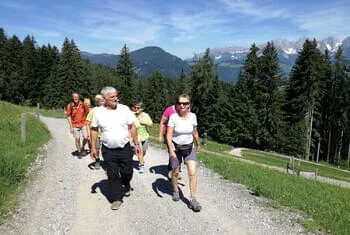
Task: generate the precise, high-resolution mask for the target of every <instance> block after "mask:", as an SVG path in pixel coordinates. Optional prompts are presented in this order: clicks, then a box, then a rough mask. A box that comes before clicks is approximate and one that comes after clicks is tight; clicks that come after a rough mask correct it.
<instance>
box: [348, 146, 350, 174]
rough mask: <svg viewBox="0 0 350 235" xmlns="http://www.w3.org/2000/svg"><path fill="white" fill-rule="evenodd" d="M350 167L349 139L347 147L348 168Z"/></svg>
mask: <svg viewBox="0 0 350 235" xmlns="http://www.w3.org/2000/svg"><path fill="white" fill-rule="evenodd" d="M349 167H350V141H349V147H348V168H349Z"/></svg>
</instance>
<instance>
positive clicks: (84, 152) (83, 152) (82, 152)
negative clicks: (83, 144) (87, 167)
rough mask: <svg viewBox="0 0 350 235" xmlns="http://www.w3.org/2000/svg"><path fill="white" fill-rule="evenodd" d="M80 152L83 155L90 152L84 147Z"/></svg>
mask: <svg viewBox="0 0 350 235" xmlns="http://www.w3.org/2000/svg"><path fill="white" fill-rule="evenodd" d="M80 153H81V155H82V156H86V155H88V152H87V151H86V150H85V149H82V150H81V152H80Z"/></svg>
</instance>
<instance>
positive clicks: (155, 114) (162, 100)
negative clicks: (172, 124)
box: [144, 71, 167, 122]
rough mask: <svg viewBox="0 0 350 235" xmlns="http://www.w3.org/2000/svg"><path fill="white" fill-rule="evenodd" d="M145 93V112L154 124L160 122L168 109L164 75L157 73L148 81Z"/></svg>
mask: <svg viewBox="0 0 350 235" xmlns="http://www.w3.org/2000/svg"><path fill="white" fill-rule="evenodd" d="M146 89H147V90H146V91H145V100H144V104H145V110H147V112H148V113H149V114H150V116H151V117H152V120H153V121H154V122H159V121H160V118H161V117H162V114H163V111H164V108H165V107H166V102H167V100H166V94H165V80H164V77H163V75H162V74H161V73H160V72H158V71H156V72H153V73H152V75H151V76H150V77H149V78H148V79H147V87H146Z"/></svg>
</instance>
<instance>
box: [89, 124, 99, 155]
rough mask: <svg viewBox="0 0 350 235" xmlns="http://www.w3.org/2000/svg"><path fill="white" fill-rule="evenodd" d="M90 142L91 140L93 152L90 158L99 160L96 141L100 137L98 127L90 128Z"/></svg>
mask: <svg viewBox="0 0 350 235" xmlns="http://www.w3.org/2000/svg"><path fill="white" fill-rule="evenodd" d="M90 134H91V135H90V140H91V150H90V151H91V152H90V156H91V158H92V159H96V158H98V156H97V150H96V141H97V135H98V128H97V127H91V128H90Z"/></svg>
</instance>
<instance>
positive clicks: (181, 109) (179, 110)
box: [167, 94, 201, 211]
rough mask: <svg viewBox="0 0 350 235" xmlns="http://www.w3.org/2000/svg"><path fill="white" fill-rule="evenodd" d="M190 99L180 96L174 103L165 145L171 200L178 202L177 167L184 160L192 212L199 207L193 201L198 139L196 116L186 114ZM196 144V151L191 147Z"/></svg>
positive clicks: (196, 202)
mask: <svg viewBox="0 0 350 235" xmlns="http://www.w3.org/2000/svg"><path fill="white" fill-rule="evenodd" d="M189 105H190V97H189V96H188V95H186V94H182V95H180V96H179V97H178V99H177V102H176V106H177V107H176V113H174V114H172V115H171V116H170V118H169V122H168V129H167V144H168V148H169V155H170V161H171V167H172V186H173V189H174V192H173V200H174V201H179V200H180V195H179V189H178V176H179V166H180V165H181V162H182V161H183V160H184V161H185V164H186V166H187V171H188V176H189V180H190V193H191V198H190V204H189V207H190V208H191V209H193V210H194V211H200V210H201V206H200V204H199V203H198V201H197V200H196V199H195V195H196V185H197V175H196V154H197V153H199V151H200V144H199V137H198V131H197V117H196V114H194V113H192V112H188V109H189ZM193 140H194V141H195V142H196V149H195V148H194V145H193Z"/></svg>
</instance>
